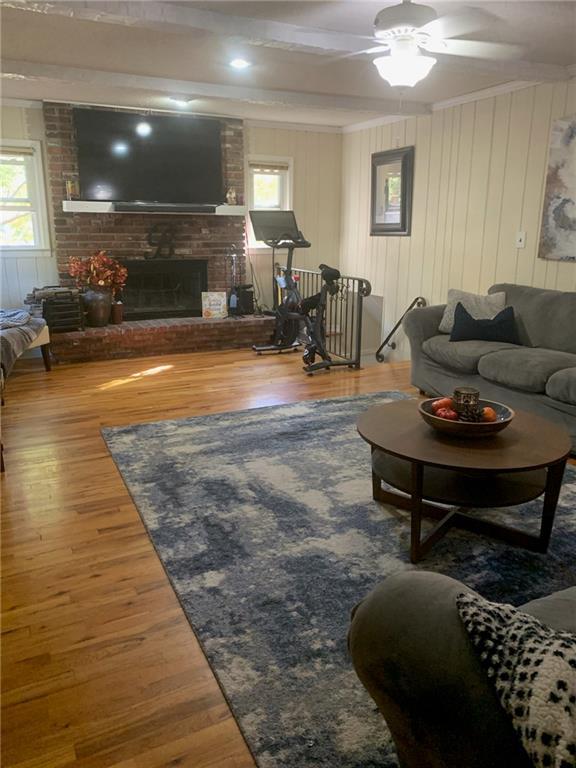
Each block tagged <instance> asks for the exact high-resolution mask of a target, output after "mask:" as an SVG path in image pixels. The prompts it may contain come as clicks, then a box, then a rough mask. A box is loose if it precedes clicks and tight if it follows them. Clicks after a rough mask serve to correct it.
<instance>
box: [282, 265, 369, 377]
mask: <svg viewBox="0 0 576 768" xmlns="http://www.w3.org/2000/svg"><path fill="white" fill-rule="evenodd" d="M285 269H286V268H285V267H283V266H281V265H279V264H276V273H277V274H278V275H283V274H284V270H285ZM292 274H293V275H294V278H295V279H296V280H297V281H298V284H299V291H300V295H301V296H303V297H307V296H313V295H314V294H316V293H319V292H320V288H321V286H322V277H321V274H320V272H317V271H315V270H310V269H294V268H292ZM336 282H337V284H338V288H339V291H338V293H336V294H335V295H334V296H329V297H328V304H327V306H326V318H325V327H326V348H327V349H328V352H329V353H330V355H331V356H332V357H333V358H336V359H335V360H334V363H333V364H334V365H347V366H348V367H349V368H360V356H361V354H362V303H363V301H364V299H365V298H366V297H367V296H370V293H371V292H372V286H371V285H370V283H369V282H368V280H364V279H363V278H361V277H348V276H345V275H343V276H342V277H341V278H340V279H339V280H337V281H336ZM276 291H277V293H276V295H275V297H274V300H275V302H281V301H282V289H281V288H279V287H278V285H277V287H276ZM311 314H312V315H313V313H311Z"/></svg>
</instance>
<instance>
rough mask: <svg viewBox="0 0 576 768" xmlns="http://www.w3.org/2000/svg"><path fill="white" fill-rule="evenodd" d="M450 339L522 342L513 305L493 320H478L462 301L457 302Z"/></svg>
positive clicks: (505, 308)
mask: <svg viewBox="0 0 576 768" xmlns="http://www.w3.org/2000/svg"><path fill="white" fill-rule="evenodd" d="M450 341H503V342H508V343H509V344H520V339H519V337H518V329H517V328H516V318H515V317H514V308H513V307H504V309H503V310H502V311H501V312H498V314H497V315H496V317H493V318H492V319H491V320H476V319H475V318H474V317H472V315H471V314H470V313H469V312H468V311H467V310H466V309H465V307H464V306H463V304H462V302H461V301H459V302H458V304H456V310H455V312H454V327H453V328H452V333H451V334H450Z"/></svg>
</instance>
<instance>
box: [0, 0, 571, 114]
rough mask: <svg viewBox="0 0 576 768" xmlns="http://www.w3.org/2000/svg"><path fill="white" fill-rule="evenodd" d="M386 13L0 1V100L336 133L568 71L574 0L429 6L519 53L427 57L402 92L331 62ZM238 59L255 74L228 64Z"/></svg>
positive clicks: (371, 7)
mask: <svg viewBox="0 0 576 768" xmlns="http://www.w3.org/2000/svg"><path fill="white" fill-rule="evenodd" d="M394 4H395V3H391V2H382V1H380V2H363V1H362V0H348V2H300V1H296V2H286V0H283V1H282V2H267V1H264V2H160V3H156V2H62V1H59V2H52V3H46V2H18V1H17V0H4V4H3V6H2V9H1V20H2V58H3V66H2V70H3V75H4V76H3V78H2V81H1V83H2V95H3V97H4V98H18V99H46V100H51V99H54V100H63V101H79V102H89V103H97V104H110V105H112V104H113V105H125V106H135V107H142V108H149V109H170V108H173V105H171V103H170V101H169V99H168V97H169V96H170V95H175V96H176V95H180V94H182V95H184V94H187V95H188V96H195V97H198V98H197V99H196V100H195V101H194V102H193V103H192V104H191V106H190V110H191V111H194V112H205V113H215V114H227V115H234V116H238V117H244V118H252V119H259V120H268V121H284V122H292V123H307V124H315V125H326V126H345V125H350V124H353V123H358V122H363V121H366V120H369V119H373V118H377V117H380V116H383V115H394V114H414V113H422V112H425V111H427V110H429V109H430V105H431V104H433V103H436V102H439V101H444V100H447V99H452V98H456V97H460V96H462V95H464V94H469V93H472V92H475V91H479V90H483V89H486V88H491V87H494V86H499V85H502V84H504V83H509V82H511V81H518V80H522V81H530V82H539V81H542V80H554V79H565V78H566V77H567V76H568V74H567V70H566V69H565V68H566V67H568V66H572V65H574V64H575V63H576V2H572V1H566V2H554V1H550V2H537V1H536V0H534V1H533V2H523V1H519V0H517V1H514V2H506V3H503V2H471V3H468V4H467V3H462V2H438V3H436V2H434V3H430V5H432V6H433V7H434V9H435V10H436V11H437V12H438V14H439V15H444V14H447V13H454V12H458V11H459V10H460V11H461V10H462V9H463V8H465V7H469V6H473V7H474V8H479V9H482V10H484V11H486V12H487V14H489V16H487V22H486V25H485V28H484V29H482V30H480V31H478V32H477V33H475V34H474V35H469V36H468V39H479V40H486V41H491V42H505V43H516V44H520V45H521V46H522V53H521V56H520V58H519V59H518V60H511V61H505V62H494V61H487V62H486V61H479V60H472V59H465V58H462V57H455V56H445V55H444V56H438V57H437V58H438V64H437V65H436V67H435V68H434V69H433V70H432V72H431V74H430V75H429V76H428V77H427V78H426V79H425V80H424V81H423V82H421V83H420V84H418V85H417V86H416V87H415V88H412V89H405V90H404V92H402V93H399V92H398V89H394V88H391V87H390V86H389V85H388V84H387V83H386V82H385V81H384V80H382V79H381V78H380V77H379V75H378V73H377V71H376V68H375V67H374V66H373V65H372V63H371V60H370V57H368V56H359V57H354V58H348V59H343V58H341V57H342V55H343V54H344V53H346V52H348V53H349V52H350V51H358V50H360V49H362V48H365V47H370V45H372V44H373V43H372V40H371V32H372V23H373V20H374V17H375V15H376V13H377V12H378V10H380V9H381V8H382V7H384V6H390V5H394ZM364 36H365V37H364ZM235 56H242V57H244V58H246V59H248V60H249V61H251V62H252V63H253V66H252V67H250V68H249V69H247V70H244V71H234V70H232V69H230V67H229V66H228V62H229V61H230V59H231V58H233V57H235Z"/></svg>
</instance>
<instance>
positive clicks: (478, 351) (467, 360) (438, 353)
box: [422, 334, 518, 373]
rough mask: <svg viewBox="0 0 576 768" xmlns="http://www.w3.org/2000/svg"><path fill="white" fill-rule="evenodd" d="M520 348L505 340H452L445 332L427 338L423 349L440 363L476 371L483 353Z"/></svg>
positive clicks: (458, 368)
mask: <svg viewBox="0 0 576 768" xmlns="http://www.w3.org/2000/svg"><path fill="white" fill-rule="evenodd" d="M507 349H518V347H517V346H515V345H514V344H507V343H506V342H504V341H450V337H449V336H446V335H444V334H442V335H439V336H433V337H432V338H431V339H426V341H425V342H424V343H423V344H422V351H423V352H424V353H425V354H426V355H428V357H431V358H432V360H434V361H435V362H436V363H438V364H439V365H443V366H446V367H447V368H452V369H453V370H455V371H462V372H463V373H476V372H477V371H478V361H479V360H480V358H481V357H482V356H483V355H487V354H488V353H490V352H497V351H498V350H507Z"/></svg>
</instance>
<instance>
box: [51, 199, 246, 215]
mask: <svg viewBox="0 0 576 768" xmlns="http://www.w3.org/2000/svg"><path fill="white" fill-rule="evenodd" d="M62 210H63V211H64V213H124V214H125V213H146V214H161V215H163V216H246V214H247V213H248V208H247V207H246V206H245V205H217V206H216V210H215V211H214V213H207V212H205V211H204V212H200V211H198V212H195V211H115V210H114V203H111V202H110V201H109V200H63V201H62Z"/></svg>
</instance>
